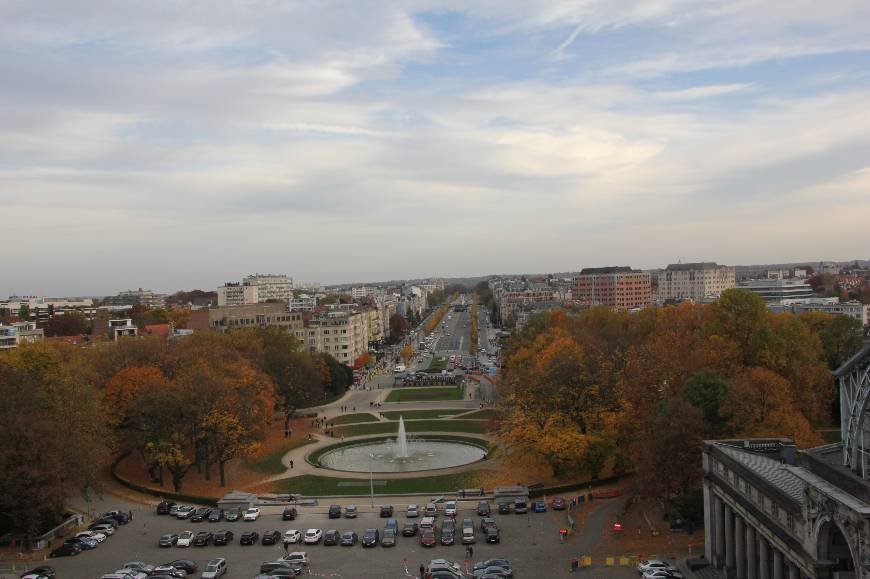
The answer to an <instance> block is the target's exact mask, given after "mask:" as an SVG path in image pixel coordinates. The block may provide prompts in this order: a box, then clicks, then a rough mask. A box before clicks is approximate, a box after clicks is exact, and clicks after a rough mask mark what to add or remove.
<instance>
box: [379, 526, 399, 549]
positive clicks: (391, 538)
mask: <svg viewBox="0 0 870 579" xmlns="http://www.w3.org/2000/svg"><path fill="white" fill-rule="evenodd" d="M381 546H382V547H395V546H396V531H394V530H393V529H384V536H383V537H382V538H381Z"/></svg>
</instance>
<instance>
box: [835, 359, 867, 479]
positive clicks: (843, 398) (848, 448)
mask: <svg viewBox="0 0 870 579" xmlns="http://www.w3.org/2000/svg"><path fill="white" fill-rule="evenodd" d="M834 376H835V377H836V378H837V382H838V384H839V387H840V433H841V435H842V438H843V464H844V465H846V466H847V467H849V468H850V469H851V470H852V471H853V472H855V473H856V474H857V475H859V476H860V477H861V478H867V474H868V473H867V466H868V464H867V462H868V457H870V452H868V450H865V442H864V438H865V430H866V431H867V443H868V444H870V421H868V420H867V410H868V405H870V345H867V346H864V347H863V348H861V350H859V351H858V353H857V354H855V355H854V356H852V357H851V358H849V360H847V361H846V362H845V363H844V364H843V365H842V366H840V367H839V368H837V369H836V370H835V371H834Z"/></svg>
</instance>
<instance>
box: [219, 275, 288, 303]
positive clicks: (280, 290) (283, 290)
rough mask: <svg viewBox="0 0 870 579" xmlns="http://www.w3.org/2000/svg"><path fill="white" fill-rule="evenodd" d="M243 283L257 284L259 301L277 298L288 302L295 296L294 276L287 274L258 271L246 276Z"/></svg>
mask: <svg viewBox="0 0 870 579" xmlns="http://www.w3.org/2000/svg"><path fill="white" fill-rule="evenodd" d="M242 284H243V285H248V286H257V301H259V302H268V301H275V300H280V301H282V302H286V301H289V300H290V298H292V297H293V278H292V277H288V276H286V275H276V274H260V273H257V274H254V275H249V276H248V277H246V278H245V279H244V280H242ZM245 303H250V302H245ZM218 305H220V304H218Z"/></svg>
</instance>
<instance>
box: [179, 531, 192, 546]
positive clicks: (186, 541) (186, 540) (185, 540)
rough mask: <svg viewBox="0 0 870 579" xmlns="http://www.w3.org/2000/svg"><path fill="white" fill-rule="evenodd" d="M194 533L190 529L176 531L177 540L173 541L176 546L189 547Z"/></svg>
mask: <svg viewBox="0 0 870 579" xmlns="http://www.w3.org/2000/svg"><path fill="white" fill-rule="evenodd" d="M193 538H194V534H193V533H192V532H190V531H181V532H180V533H178V540H177V541H176V542H175V546H176V547H190V545H191V543H193Z"/></svg>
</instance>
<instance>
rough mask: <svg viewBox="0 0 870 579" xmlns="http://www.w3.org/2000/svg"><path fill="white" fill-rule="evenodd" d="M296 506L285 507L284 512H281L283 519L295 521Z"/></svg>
mask: <svg viewBox="0 0 870 579" xmlns="http://www.w3.org/2000/svg"><path fill="white" fill-rule="evenodd" d="M296 515H297V513H296V507H284V512H283V513H281V520H283V521H294V520H296Z"/></svg>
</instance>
